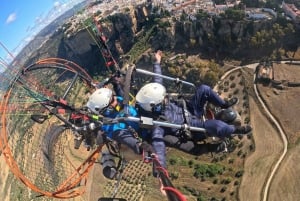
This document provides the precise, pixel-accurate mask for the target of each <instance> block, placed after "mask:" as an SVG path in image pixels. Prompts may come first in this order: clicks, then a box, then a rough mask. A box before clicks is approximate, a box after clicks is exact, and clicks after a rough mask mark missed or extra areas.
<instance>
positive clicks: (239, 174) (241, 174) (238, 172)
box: [235, 170, 244, 178]
mask: <svg viewBox="0 0 300 201" xmlns="http://www.w3.org/2000/svg"><path fill="white" fill-rule="evenodd" d="M243 174H244V171H243V170H239V171H237V172H236V173H235V177H237V178H239V177H241V176H243Z"/></svg>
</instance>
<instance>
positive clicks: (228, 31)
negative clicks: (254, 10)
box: [25, 4, 272, 74]
mask: <svg viewBox="0 0 300 201" xmlns="http://www.w3.org/2000/svg"><path fill="white" fill-rule="evenodd" d="M151 11H153V8H152V6H151V5H149V4H148V5H144V6H138V7H134V8H133V7H130V8H129V10H127V11H126V12H124V13H117V14H114V15H111V16H108V17H107V20H105V21H104V22H103V23H101V25H102V27H103V31H104V33H105V35H106V36H107V38H108V45H109V47H110V50H111V51H112V53H113V54H114V56H115V58H118V57H119V55H121V54H124V53H127V52H128V51H129V50H130V49H131V48H132V47H133V45H134V44H135V43H136V42H137V38H138V36H139V35H140V34H143V33H144V32H146V31H147V29H148V28H149V27H153V26H154V25H155V24H156V29H155V32H154V33H153V34H152V36H151V37H150V39H149V41H147V42H148V43H150V46H151V47H152V48H153V49H169V50H170V49H171V50H172V49H177V50H178V49H179V50H181V49H184V50H187V49H188V50H192V49H194V50H195V51H198V52H199V51H208V52H209V51H212V52H215V51H216V50H217V51H218V52H223V53H225V54H229V55H230V54H237V53H241V52H243V48H244V44H245V41H247V40H248V39H249V37H250V36H252V35H253V34H254V33H255V32H257V31H259V30H261V29H266V28H268V27H271V26H272V22H271V21H260V22H253V21H238V22H233V21H232V20H225V19H220V18H213V17H207V18H201V19H198V20H195V21H190V20H176V21H175V22H174V19H173V21H172V20H170V19H168V23H167V24H168V25H161V24H157V21H158V19H159V22H161V21H163V19H164V20H165V21H166V20H167V18H162V17H161V15H159V14H157V13H153V12H151ZM171 21H172V22H171ZM68 23H70V22H68ZM65 33H66V31H65V30H64V29H63V28H59V29H57V31H56V32H55V33H54V34H53V35H52V36H51V37H50V38H49V39H48V40H46V41H44V42H43V44H42V45H41V47H40V48H38V51H34V52H33V53H32V54H31V56H30V57H29V58H28V60H27V61H26V64H25V65H28V64H31V63H33V62H34V61H36V60H38V59H41V58H45V57H60V58H64V59H67V60H71V61H73V62H75V63H77V64H79V65H81V66H83V67H84V68H86V69H87V70H88V71H89V72H91V73H93V74H97V72H100V71H101V70H103V69H105V66H104V60H103V58H102V56H101V53H100V50H99V47H98V45H97V44H96V42H95V38H94V37H95V36H93V35H91V34H90V32H88V31H87V29H82V28H81V29H78V30H77V31H75V32H73V33H72V34H69V33H68V34H65ZM238 41H239V43H238ZM237 44H238V45H237ZM31 49H34V48H31ZM35 49H36V48H35Z"/></svg>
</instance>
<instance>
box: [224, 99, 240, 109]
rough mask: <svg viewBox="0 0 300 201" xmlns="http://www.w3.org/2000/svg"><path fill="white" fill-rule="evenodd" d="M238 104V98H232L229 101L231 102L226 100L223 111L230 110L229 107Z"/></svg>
mask: <svg viewBox="0 0 300 201" xmlns="http://www.w3.org/2000/svg"><path fill="white" fill-rule="evenodd" d="M238 102H239V99H238V98H236V97H233V98H231V99H229V100H226V101H225V104H224V105H223V106H222V108H223V109H227V108H229V107H231V106H233V105H235V104H237V103H238Z"/></svg>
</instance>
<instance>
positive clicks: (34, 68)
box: [0, 58, 99, 200]
mask: <svg viewBox="0 0 300 201" xmlns="http://www.w3.org/2000/svg"><path fill="white" fill-rule="evenodd" d="M91 82H92V79H91V77H90V76H89V75H88V73H86V72H85V71H84V69H82V68H81V67H80V66H78V65H77V64H75V63H73V62H71V61H67V60H63V59H59V58H49V59H43V60H39V61H37V62H36V63H34V64H32V65H30V66H28V67H26V68H23V69H22V70H21V71H20V72H18V75H17V76H16V78H15V79H14V80H13V81H12V82H11V83H10V85H9V87H8V88H7V90H6V91H5V93H4V95H3V97H2V99H1V107H0V109H1V110H0V111H1V113H0V115H1V134H0V148H1V153H2V154H3V156H4V158H5V160H6V162H7V164H8V165H9V168H10V170H11V172H12V173H13V174H14V175H15V176H16V177H17V178H19V179H20V180H21V181H22V182H23V183H24V184H25V185H26V186H27V187H29V188H30V189H31V193H23V195H22V196H24V197H23V199H24V200H29V199H33V198H35V197H37V196H47V197H55V198H72V197H76V196H78V195H81V194H82V193H84V190H85V185H86V181H87V175H88V172H89V171H90V170H91V167H92V166H93V164H94V163H95V161H96V159H97V157H98V154H99V150H98V149H99V148H98V149H96V148H95V147H94V148H92V149H90V150H89V151H87V149H86V148H85V147H84V146H81V147H80V148H79V149H74V139H73V133H72V131H71V130H70V129H66V128H64V126H62V125H63V124H62V122H61V121H60V120H59V119H58V118H57V117H56V116H54V115H53V116H51V111H49V110H47V108H45V107H44V105H43V103H44V102H46V101H49V100H64V101H65V102H67V103H68V105H72V106H74V107H80V106H82V105H84V104H85V103H86V101H87V98H88V95H89V93H90V92H91V89H92V88H91V85H90V84H91ZM33 114H34V115H37V116H49V118H47V119H46V120H45V121H42V122H37V121H34V120H33V119H32V115H33ZM50 116H51V117H50Z"/></svg>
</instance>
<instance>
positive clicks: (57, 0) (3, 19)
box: [0, 0, 82, 72]
mask: <svg viewBox="0 0 300 201" xmlns="http://www.w3.org/2000/svg"><path fill="white" fill-rule="evenodd" d="M81 1H82V0H0V72H1V68H3V60H4V61H5V62H6V63H7V62H9V61H11V60H12V56H10V55H9V53H8V52H10V53H11V54H12V55H13V56H16V54H17V53H18V52H19V51H20V50H21V49H22V47H24V45H26V44H27V43H28V42H29V41H31V40H32V38H33V36H34V35H35V34H37V33H38V32H39V31H40V30H41V28H43V27H44V26H45V25H46V24H49V23H50V22H51V21H53V20H54V19H55V18H56V17H58V16H59V15H60V14H62V13H63V12H64V11H66V10H67V9H70V8H71V6H72V5H75V4H77V3H78V2H81ZM6 49H7V50H6ZM1 64H2V65H1Z"/></svg>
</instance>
